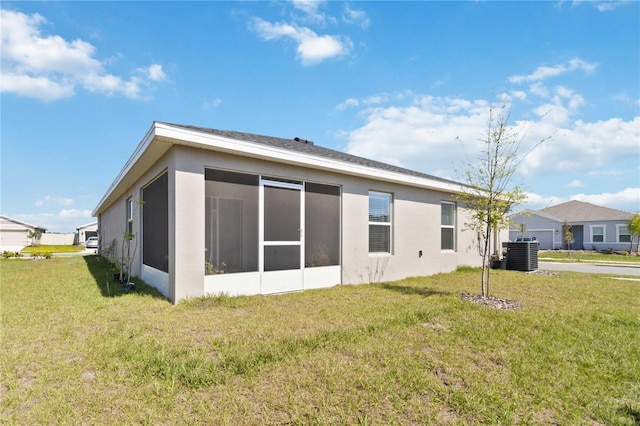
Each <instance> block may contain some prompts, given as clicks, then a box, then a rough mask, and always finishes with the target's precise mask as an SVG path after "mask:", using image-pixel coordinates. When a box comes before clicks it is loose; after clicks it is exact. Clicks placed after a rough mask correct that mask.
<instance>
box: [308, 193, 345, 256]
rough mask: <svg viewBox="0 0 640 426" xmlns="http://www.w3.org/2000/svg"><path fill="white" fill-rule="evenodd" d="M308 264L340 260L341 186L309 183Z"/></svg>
mask: <svg viewBox="0 0 640 426" xmlns="http://www.w3.org/2000/svg"><path fill="white" fill-rule="evenodd" d="M304 263H305V267H306V268H313V267H317V266H332V265H339V264H340V187H338V186H332V185H322V184H318V183H307V184H306V185H305V258H304Z"/></svg>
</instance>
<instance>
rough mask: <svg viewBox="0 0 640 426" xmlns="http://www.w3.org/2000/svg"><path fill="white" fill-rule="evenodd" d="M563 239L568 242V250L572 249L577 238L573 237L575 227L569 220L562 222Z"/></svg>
mask: <svg viewBox="0 0 640 426" xmlns="http://www.w3.org/2000/svg"><path fill="white" fill-rule="evenodd" d="M562 239H563V240H564V242H565V243H566V244H567V250H571V246H572V245H573V243H574V242H575V239H574V238H573V228H572V227H571V225H569V224H568V223H567V222H565V223H564V224H562Z"/></svg>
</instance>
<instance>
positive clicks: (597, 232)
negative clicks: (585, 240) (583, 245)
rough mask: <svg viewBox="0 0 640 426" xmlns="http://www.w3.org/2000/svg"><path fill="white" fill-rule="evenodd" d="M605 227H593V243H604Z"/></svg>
mask: <svg viewBox="0 0 640 426" xmlns="http://www.w3.org/2000/svg"><path fill="white" fill-rule="evenodd" d="M604 236H605V231H604V225H591V242H593V243H604Z"/></svg>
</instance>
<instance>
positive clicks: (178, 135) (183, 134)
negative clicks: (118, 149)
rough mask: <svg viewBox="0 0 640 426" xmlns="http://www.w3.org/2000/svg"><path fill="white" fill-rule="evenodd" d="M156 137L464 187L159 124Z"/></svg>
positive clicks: (418, 183)
mask: <svg viewBox="0 0 640 426" xmlns="http://www.w3.org/2000/svg"><path fill="white" fill-rule="evenodd" d="M156 135H157V136H158V137H166V138H170V139H173V140H174V141H176V142H177V143H178V144H184V145H188V146H197V147H201V148H205V149H207V148H208V149H212V148H213V149H215V150H218V151H223V152H228V153H232V154H236V155H238V154H240V155H245V156H250V157H254V158H262V159H269V160H272V161H276V162H279V163H287V164H292V165H298V166H306V167H311V168H314V169H320V170H327V171H332V172H337V173H340V174H347V175H352V176H359V177H365V178H368V179H375V180H382V181H385V182H393V183H399V184H403V185H409V186H415V187H420V188H428V189H434V190H439V191H444V192H455V193H458V192H461V191H462V190H463V186H462V185H459V184H454V183H450V182H441V181H438V180H433V179H428V178H424V177H419V176H411V175H406V174H403V173H397V172H393V171H389V170H382V169H375V168H372V167H367V166H365V165H360V164H353V163H347V162H344V161H339V160H335V159H332V158H326V157H318V156H315V155H310V154H305V153H301V152H295V151H290V150H287V149H282V148H277V147H273V146H269V145H263V144H259V143H255V142H249V141H242V140H239V139H231V138H226V137H224V136H219V135H212V134H207V133H202V132H198V131H196V130H189V129H184V128H177V127H173V126H170V125H167V124H164V123H158V124H157V125H156Z"/></svg>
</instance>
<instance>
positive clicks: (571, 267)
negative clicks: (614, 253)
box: [538, 262, 640, 277]
mask: <svg viewBox="0 0 640 426" xmlns="http://www.w3.org/2000/svg"><path fill="white" fill-rule="evenodd" d="M538 269H544V270H547V271H571V272H583V273H587V274H610V275H631V276H637V277H640V265H638V266H635V265H612V264H605V263H562V262H538Z"/></svg>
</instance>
